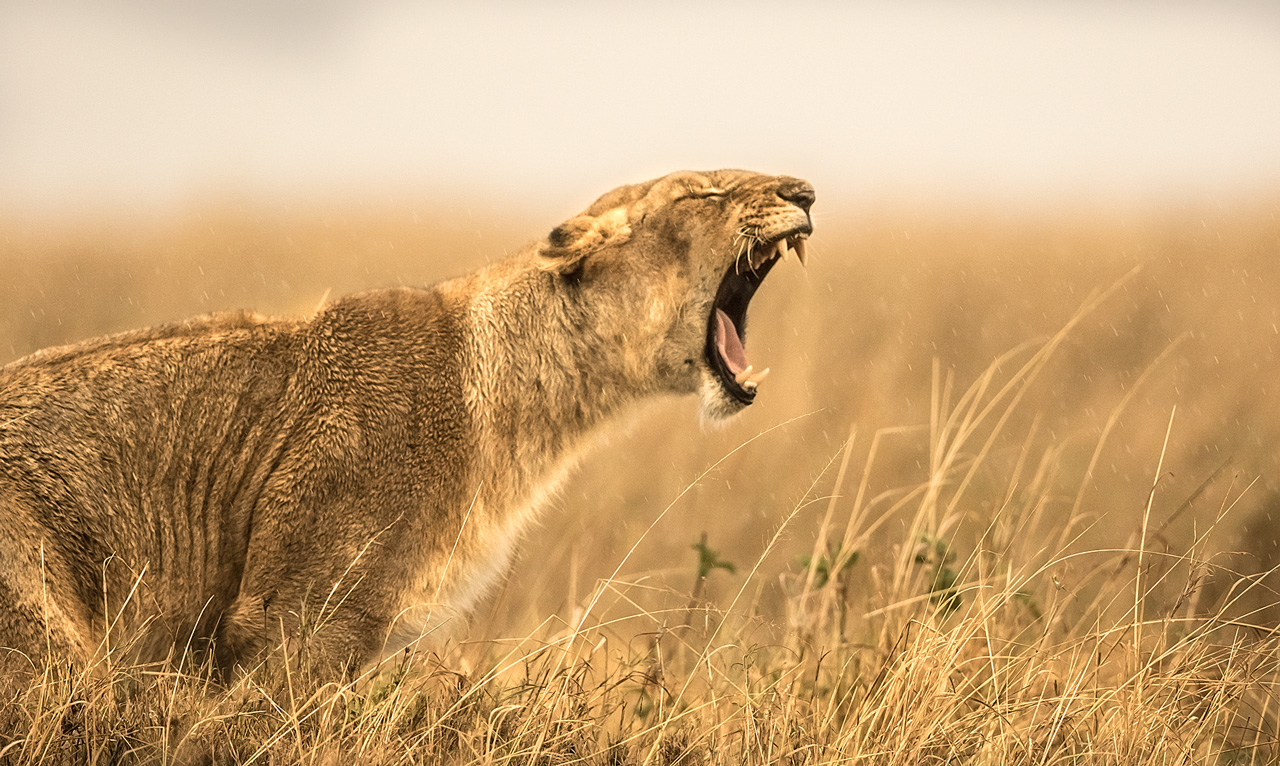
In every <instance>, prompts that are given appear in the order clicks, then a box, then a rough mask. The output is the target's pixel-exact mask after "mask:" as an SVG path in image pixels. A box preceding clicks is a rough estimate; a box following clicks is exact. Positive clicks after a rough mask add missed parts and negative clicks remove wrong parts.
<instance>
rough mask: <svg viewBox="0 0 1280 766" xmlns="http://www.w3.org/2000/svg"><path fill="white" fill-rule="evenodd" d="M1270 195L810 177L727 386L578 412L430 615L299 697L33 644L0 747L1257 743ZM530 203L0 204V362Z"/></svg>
mask: <svg viewBox="0 0 1280 766" xmlns="http://www.w3.org/2000/svg"><path fill="white" fill-rule="evenodd" d="M1278 210H1280V205H1278V204H1276V203H1275V202H1274V201H1272V200H1268V201H1265V202H1259V203H1258V204H1255V205H1236V206H1232V207H1230V208H1221V207H1216V206H1212V205H1200V206H1186V207H1183V208H1177V209H1174V208H1167V209H1163V210H1159V211H1155V210H1152V209H1148V210H1146V211H1144V212H1127V213H1120V212H1115V211H1103V212H1099V211H1092V212H1086V211H1084V210H1077V211H1066V212H1060V213H1054V214H1047V213H1041V214H1038V215H1032V214H1025V215H1018V216H1014V215H1001V214H998V213H995V212H992V211H986V212H981V211H968V212H949V213H938V214H932V213H924V212H914V213H904V212H901V211H880V212H874V211H867V210H847V209H846V210H839V209H837V210H835V211H827V210H826V209H825V207H824V205H823V203H822V201H820V202H819V205H818V206H817V208H816V209H815V223H816V228H817V231H816V233H815V235H814V238H813V243H812V248H811V254H812V258H811V261H810V265H809V268H808V269H807V270H801V269H799V268H797V267H796V265H795V263H794V261H793V262H791V263H790V264H787V267H786V268H779V269H777V270H776V271H775V272H774V273H773V275H772V276H771V277H770V278H769V283H768V284H767V285H766V286H765V287H764V288H763V289H762V291H761V293H760V295H759V296H758V297H757V298H756V300H755V301H753V304H752V309H751V319H752V324H751V334H750V338H749V343H748V347H749V353H750V355H751V358H752V361H753V363H757V364H764V365H765V366H769V367H771V368H772V369H773V374H772V375H771V376H770V378H769V380H768V381H766V382H765V383H764V384H763V385H762V386H761V395H760V398H759V399H758V400H757V402H756V404H755V405H754V406H753V407H751V408H750V410H749V411H748V412H746V413H745V414H744V415H743V416H742V417H741V418H739V419H738V420H736V421H734V422H733V423H732V424H730V425H729V426H727V427H725V428H721V429H718V430H715V431H712V432H707V431H704V430H703V429H702V428H701V427H700V425H699V423H698V419H697V414H696V407H695V403H694V402H693V401H691V400H671V401H663V402H659V403H656V404H654V405H652V406H650V407H649V408H647V409H646V410H645V411H643V412H641V413H639V414H638V416H637V417H636V418H635V419H634V422H633V423H631V424H628V426H627V427H626V428H619V429H617V431H616V432H614V433H612V434H610V435H609V437H608V439H607V440H605V441H603V442H602V444H601V445H600V446H599V447H598V448H597V449H596V451H595V452H594V453H593V454H592V456H591V457H590V458H589V459H588V460H587V461H586V462H585V463H584V465H583V466H582V467H581V468H580V470H579V471H578V472H577V473H576V474H575V476H574V478H573V479H572V480H571V481H570V482H569V484H568V485H567V487H566V488H565V489H564V491H563V492H562V493H561V494H560V496H559V497H558V499H557V501H556V502H555V503H554V504H553V507H552V508H551V509H550V510H549V511H548V513H547V514H546V517H545V519H544V523H543V524H542V526H541V528H540V529H539V530H537V531H536V532H535V533H534V534H533V535H532V536H531V537H530V538H529V539H528V540H526V542H525V546H524V550H525V554H524V555H523V556H522V557H521V559H520V560H519V561H518V562H517V564H516V566H515V567H514V569H513V571H512V573H511V575H510V577H509V578H508V581H507V583H506V585H505V586H504V587H503V588H502V590H501V591H500V592H499V593H497V594H496V596H495V598H494V599H492V600H491V602H490V604H489V605H488V606H486V607H485V609H483V610H482V611H481V613H479V614H477V615H476V616H475V617H474V619H473V620H472V622H471V624H470V625H469V626H467V627H466V628H465V629H463V630H462V633H461V635H462V636H463V637H464V640H461V641H458V642H457V643H450V644H449V645H447V646H444V647H441V649H440V652H439V653H438V654H436V655H427V654H420V655H418V656H413V657H406V658H404V660H403V662H402V663H400V665H398V666H397V667H396V668H394V669H392V670H388V671H386V672H384V673H382V674H381V675H380V676H378V677H377V678H375V679H365V680H363V681H362V682H360V683H359V684H356V685H354V686H347V687H339V686H337V685H333V684H331V685H327V686H323V687H320V688H319V689H318V690H317V689H316V688H315V687H314V685H310V684H308V683H307V682H306V679H305V678H299V677H298V676H297V675H295V674H294V673H293V672H292V671H291V670H290V668H291V667H292V666H291V664H290V663H288V662H282V661H280V658H279V657H273V658H272V660H270V661H269V662H268V663H267V665H266V666H265V667H263V668H261V669H259V671H257V672H255V673H253V674H251V675H249V676H246V677H245V678H242V679H241V680H240V681H239V682H237V683H236V684H235V685H234V686H232V687H230V688H221V687H218V686H216V685H213V684H212V683H211V682H210V681H209V680H208V678H207V676H205V675H203V674H202V673H201V670H200V668H199V667H192V666H191V665H189V664H187V658H183V657H175V659H174V662H173V663H172V664H171V665H169V666H167V667H164V668H133V667H120V666H117V665H115V664H113V662H112V658H111V657H106V658H104V659H103V661H102V663H101V666H100V667H97V668H94V669H91V670H90V671H88V672H80V673H76V674H69V673H67V672H62V671H60V670H59V669H58V667H57V666H56V663H55V666H54V667H53V669H51V670H50V671H49V673H48V674H47V675H46V678H45V681H44V682H43V683H42V684H38V685H36V686H34V687H33V688H31V689H28V690H26V691H24V692H22V693H21V694H19V695H18V696H16V697H14V698H13V699H10V700H4V701H0V705H3V708H0V726H2V727H5V729H4V730H0V764H8V763H13V764H37V763H102V764H106V763H217V764H222V763H261V764H285V763H307V764H312V763H314V764H363V763H369V764H375V763H376V764H382V763H389V764H398V763H422V764H579V763H580V764H611V765H617V766H622V765H623V764H664V765H667V764H788V765H795V766H799V765H800V764H837V763H838V764H844V763H851V764H944V763H945V764H951V763H956V764H959V763H964V764H1014V763H1017V764H1022V763H1025V764H1094V763H1108V764H1183V763H1209V764H1245V763H1259V764H1261V763H1270V762H1275V761H1276V760H1277V759H1280V698H1277V694H1278V693H1280V641H1278V640H1277V636H1276V626H1277V624H1278V622H1277V621H1278V620H1280V609H1276V608H1275V606H1274V604H1275V602H1280V595H1278V594H1277V592H1276V585H1277V582H1280V579H1278V578H1276V577H1275V576H1274V575H1269V574H1268V573H1269V572H1270V570H1271V569H1272V568H1274V567H1276V566H1277V565H1278V564H1280V543H1277V538H1280V535H1278V534H1277V532H1276V530H1277V526H1278V525H1280V450H1277V449H1276V447H1275V446H1274V445H1275V444H1276V443H1277V437H1280V398H1278V397H1280V391H1278V390H1277V389H1280V361H1278V360H1277V353H1276V351H1277V346H1278V345H1280V221H1278V220H1277V218H1276V215H1277V211H1278ZM567 212H569V211H566V214H567ZM554 223H556V221H533V220H529V219H527V218H518V219H512V218H511V217H510V215H509V211H502V210H500V209H498V208H497V207H494V206H492V205H491V206H488V207H485V206H480V205H475V206H471V207H468V206H466V205H464V204H461V203H456V202H455V203H442V204H429V203H423V204H422V205H420V206H418V207H417V208H416V209H415V207H414V206H413V205H410V204H407V203H385V204H380V205H371V204H362V205H359V204H357V205H344V206H336V205H335V206H332V207H329V208H321V207H312V208H306V209H302V210H299V209H286V208H284V207H282V206H271V205H260V206H254V207H238V206H219V207H216V209H215V208H213V207H211V208H207V209H205V210H203V211H202V212H201V213H200V214H196V213H190V214H185V215H177V216H174V217H172V218H165V219H163V220H155V219H152V220H140V219H135V220H130V221H118V220H117V221H111V222H104V221H103V220H98V221H96V222H89V221H87V220H85V221H80V222H77V223H75V224H73V225H57V226H55V225H53V224H51V223H50V222H35V221H31V220H25V221H7V222H0V363H3V362H7V361H10V360H12V359H15V358H17V357H19V356H21V355H23V354H26V353H28V352H31V351H34V350H36V349H38V348H41V347H44V346H48V345H53V344H59V343H66V342H72V341H75V340H78V339H82V338H85V337H89V336H93V335H98V334H102V333H107V332H112V331H117V330H124V329H127V328H133V327H137V326H141V325H146V324H151V323H156V322H160V321H165V320H172V319H177V318H181V317H184V316H187V315H190V314H194V313H203V312H208V311H214V310H221V309H229V308H242V307H249V308H255V309H258V310H260V311H263V312H267V313H286V312H287V313H302V312H306V311H310V310H311V309H313V308H314V307H315V306H316V305H317V304H318V303H319V302H320V301H321V300H322V298H323V297H324V296H325V295H326V294H335V295H336V294H341V293H344V292H349V291H354V290H359V289H365V288H369V287H376V286H382V285H389V284H398V283H407V284H420V283H426V282H430V281H434V280H436V279H440V278H443V277H446V276H449V275H451V274H456V273H459V272H462V271H466V270H469V269H471V268H474V267H476V266H478V265H480V264H482V263H484V262H485V261H486V260H488V259H494V258H498V257H501V255H502V254H503V252H504V251H511V250H514V249H515V248H517V247H519V246H521V245H522V244H524V243H525V242H527V241H529V240H531V239H533V238H535V237H537V236H539V235H541V234H543V233H545V231H546V230H549V229H550V228H551V226H552V225H553V224H554ZM703 541H705V542H703ZM699 548H701V549H700V550H699ZM55 659H56V658H55ZM303 670H305V668H304V669H303ZM300 672H301V671H300Z"/></svg>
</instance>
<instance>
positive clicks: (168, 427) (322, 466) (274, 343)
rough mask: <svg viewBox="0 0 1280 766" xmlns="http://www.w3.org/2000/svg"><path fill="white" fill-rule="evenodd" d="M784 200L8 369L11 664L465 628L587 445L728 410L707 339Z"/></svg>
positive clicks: (662, 210)
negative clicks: (675, 404)
mask: <svg viewBox="0 0 1280 766" xmlns="http://www.w3.org/2000/svg"><path fill="white" fill-rule="evenodd" d="M783 187H788V188H800V187H803V188H807V186H806V185H804V184H803V182H800V181H797V180H796V179H791V178H787V177H772V176H762V175H757V174H753V173H746V172H742V171H716V172H710V173H689V172H685V173H676V174H672V175H670V176H666V177H664V178H661V179H657V180H655V181H650V182H648V183H644V184H636V185H632V186H624V187H621V188H619V189H616V190H614V191H612V192H610V193H608V194H606V195H604V196H603V197H601V198H600V199H599V200H597V202H596V203H594V204H593V205H592V206H591V207H590V208H588V209H587V210H586V211H585V212H584V213H583V214H582V215H579V216H576V217H574V218H572V219H570V220H569V221H567V222H565V223H564V224H562V225H561V226H560V227H557V228H556V229H555V230H554V231H553V232H552V233H551V235H550V236H549V237H548V238H547V239H546V240H543V241H541V242H538V243H535V244H534V245H531V246H530V247H528V248H526V249H525V250H524V251H523V252H521V253H519V254H517V255H515V256H513V257H511V258H509V259H507V260H505V261H502V262H500V263H496V264H494V265H492V266H489V267H487V268H485V269H482V270H480V271H478V272H476V273H473V274H470V275H467V276H464V277H461V278H459V279H456V280H452V281H449V282H444V283H441V284H438V285H435V286H432V287H428V288H423V289H391V290H379V291H374V292H369V293H364V294H359V295H354V296H349V297H346V298H342V299H339V300H337V301H336V302H334V303H332V304H330V305H328V306H326V307H323V308H322V309H321V310H320V311H319V312H318V313H317V314H316V315H315V316H314V317H312V318H309V319H305V320H294V319H273V318H265V317H260V316H256V315H252V314H227V315H216V316H211V317H204V318H199V319H194V320H191V321H189V322H185V323H181V324H176V325H171V326H166V327H158V328H153V329H148V330H141V331H137V332H132V333H125V334H122V335H116V336H111V337H107V338H102V339H97V340H92V341H86V342H84V343H80V344H78V345H74V346H67V347H62V348H55V349H49V350H46V351H42V352H39V353H36V354H33V355H31V356H29V357H27V358H25V359H22V360H19V361H17V362H14V363H12V364H10V365H8V366H6V367H4V368H0V561H2V562H3V565H2V566H0V645H3V646H6V647H10V649H11V650H12V651H13V652H17V654H14V653H9V652H3V650H0V656H3V657H8V658H9V659H10V660H11V662H10V663H9V664H10V665H11V666H16V665H22V664H24V663H25V660H23V659H21V658H24V657H30V658H37V657H40V656H43V655H44V654H45V653H46V652H53V654H54V656H67V657H71V658H72V659H74V660H76V661H78V662H86V661H90V660H92V658H93V657H94V656H95V655H99V654H100V653H101V652H102V651H104V650H105V649H107V648H108V647H109V646H110V644H111V642H112V641H116V640H118V636H122V635H129V636H134V637H136V642H135V643H134V644H132V645H131V646H130V647H127V649H128V650H129V651H130V652H131V653H132V654H133V655H135V656H137V657H140V658H151V657H156V656H163V655H164V653H165V652H167V651H169V650H171V648H172V647H173V646H175V645H176V646H179V647H181V646H185V645H187V644H188V643H191V644H192V645H194V646H197V647H200V646H202V645H203V643H204V642H206V641H211V642H212V644H213V646H214V651H215V657H216V659H217V662H218V664H219V665H220V666H221V667H222V668H224V669H226V668H230V667H233V666H234V665H236V664H238V663H246V662H248V661H250V660H251V659H252V658H253V657H254V656H255V655H256V654H257V653H258V652H260V651H261V650H262V649H263V648H264V647H265V646H267V645H269V644H271V643H273V642H276V641H278V640H279V639H280V638H281V637H282V636H285V637H288V636H291V635H294V634H296V632H297V631H298V630H299V629H300V628H301V627H302V626H303V625H309V626H311V627H312V628H313V629H315V630H316V631H317V632H316V634H315V641H316V646H318V648H319V652H320V654H321V656H322V657H323V658H324V659H325V661H326V662H327V663H329V664H330V665H332V666H333V667H334V668H335V669H337V668H344V667H345V668H348V669H350V668H354V667H358V666H360V665H362V664H364V663H366V662H368V661H369V660H371V659H374V658H376V657H377V656H378V655H379V654H382V653H385V652H388V651H394V650H396V649H398V648H400V647H401V646H403V645H405V644H406V643H409V642H411V641H413V640H415V639H417V638H418V637H419V636H421V635H422V634H424V633H428V634H429V633H431V632H432V631H434V630H436V629H437V628H438V627H439V626H440V625H443V624H445V623H446V622H447V621H448V620H449V619H451V618H452V617H454V616H456V615H457V614H458V613H465V612H466V611H467V610H469V609H471V608H473V606H474V605H475V603H476V602H477V601H478V600H479V599H480V598H481V597H482V596H483V595H484V591H485V590H486V589H488V588H489V587H490V586H491V585H492V584H493V583H495V582H497V581H498V579H499V577H500V575H501V573H502V572H503V571H504V568H505V566H506V562H507V560H508V558H509V557H510V554H511V552H512V551H513V550H514V548H515V546H516V543H517V541H518V539H519V537H520V535H521V532H522V530H523V529H524V528H525V527H526V526H527V524H528V522H529V521H530V520H531V519H532V518H534V516H535V514H536V512H537V507H538V506H539V504H540V503H541V500H542V498H544V497H545V496H546V494H547V492H548V490H549V484H551V483H554V481H555V480H557V478H558V477H560V476H562V475H563V474H564V473H565V471H567V470H568V468H569V467H570V466H571V464H572V463H573V462H574V461H575V460H576V459H577V457H578V455H579V453H580V452H581V450H582V449H583V447H584V445H585V444H586V443H587V441H588V439H589V436H590V434H591V432H592V431H593V430H594V429H597V428H598V427H599V426H600V425H602V424H603V423H606V422H607V421H609V420H610V419H612V418H613V417H615V416H616V415H618V414H619V413H620V412H622V411H623V410H624V409H626V408H627V407H628V406H629V405H631V404H632V403H634V402H637V401H639V400H641V399H644V398H646V397H650V396H653V395H657V394H663V393H695V392H699V391H700V392H701V393H702V397H703V403H704V409H705V410H706V411H708V412H710V413H712V414H713V415H716V416H724V415H728V414H732V413H733V412H736V411H737V410H738V409H740V408H741V406H742V405H741V404H740V403H738V402H735V401H733V400H732V399H730V398H729V397H727V395H726V394H725V392H724V391H723V390H722V389H721V387H720V385H719V384H718V383H717V382H716V381H715V379H714V378H713V377H712V374H711V372H710V370H709V368H708V364H707V362H706V360H705V358H704V348H705V343H706V333H707V327H708V318H709V316H710V312H711V307H712V300H713V298H714V295H715V291H716V289H717V286H718V284H719V282H720V280H721V278H722V276H723V275H724V273H725V272H726V269H728V268H729V267H731V266H732V265H733V264H734V262H735V259H736V258H738V257H739V256H740V255H741V254H742V249H743V247H744V245H743V241H744V236H745V237H746V238H747V240H748V241H750V240H751V238H756V239H759V238H760V237H763V236H765V235H767V234H768V232H769V231H770V230H771V229H778V228H779V227H783V226H787V225H794V224H795V221H796V220H802V221H807V214H806V212H805V211H804V210H801V209H800V208H798V207H796V206H795V205H793V204H790V203H788V202H786V201H785V200H783V199H781V198H780V197H779V190H780V189H781V188H783ZM113 626H115V627H118V628H121V630H119V631H115V630H109V629H110V628H112V627H113ZM3 663H4V660H3V659H0V664H3Z"/></svg>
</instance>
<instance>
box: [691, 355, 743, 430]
mask: <svg viewBox="0 0 1280 766" xmlns="http://www.w3.org/2000/svg"><path fill="white" fill-rule="evenodd" d="M698 399H699V401H698V414H699V416H700V418H701V420H702V425H703V427H704V428H718V427H720V426H722V425H724V424H726V423H728V422H729V421H730V420H732V419H733V417H734V416H735V415H737V414H738V413H740V412H742V411H743V410H745V409H746V408H747V406H748V405H747V403H746V402H743V401H741V400H740V399H738V398H736V397H734V396H732V395H730V394H729V392H728V391H726V390H725V388H724V384H723V383H721V382H720V378H719V376H718V375H716V374H715V373H714V372H712V371H711V370H709V369H703V370H702V382H701V384H700V385H699V386H698Z"/></svg>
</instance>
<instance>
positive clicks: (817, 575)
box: [800, 543, 861, 588]
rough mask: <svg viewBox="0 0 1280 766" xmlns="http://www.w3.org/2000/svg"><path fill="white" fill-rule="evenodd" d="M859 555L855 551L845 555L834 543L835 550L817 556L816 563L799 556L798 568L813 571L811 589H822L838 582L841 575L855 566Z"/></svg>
mask: <svg viewBox="0 0 1280 766" xmlns="http://www.w3.org/2000/svg"><path fill="white" fill-rule="evenodd" d="M860 555H861V553H860V552H859V551H856V550H855V551H849V552H848V553H846V552H845V551H844V549H843V548H842V547H841V545H840V543H836V547H835V550H833V551H830V552H829V553H826V554H823V555H821V556H818V558H817V560H816V561H815V560H814V558H813V556H801V557H800V566H802V567H804V568H805V569H812V570H813V587H815V588H824V587H826V585H827V583H829V582H832V581H833V580H838V579H839V577H840V575H841V574H844V573H845V572H846V571H847V570H848V569H849V568H850V567H852V566H853V565H854V564H857V563H858V558H859V557H860Z"/></svg>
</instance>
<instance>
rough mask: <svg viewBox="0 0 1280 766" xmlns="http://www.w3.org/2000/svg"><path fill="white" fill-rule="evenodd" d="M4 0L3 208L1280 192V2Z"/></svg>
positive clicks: (0, 23) (556, 206) (550, 207)
mask: <svg viewBox="0 0 1280 766" xmlns="http://www.w3.org/2000/svg"><path fill="white" fill-rule="evenodd" d="M202 6H203V7H201V4H197V3H183V4H179V3H175V2H159V1H158V0H156V1H154V2H146V1H143V0H133V1H132V2H66V1H65V0H48V1H45V2H35V1H34V0H33V1H31V2H15V1H13V0H0V205H2V206H3V208H0V210H2V209H8V210H10V211H17V210H28V209H30V210H66V209H78V208H82V207H85V206H93V205H95V204H99V203H100V202H101V201H102V200H104V199H105V200H110V201H111V202H112V203H113V204H123V205H127V206H134V207H138V208H146V207H148V206H160V207H162V206H165V205H170V204H174V203H177V204H182V203H183V202H185V201H190V200H196V199H199V198H200V197H201V195H207V194H210V193H217V194H224V195H225V194H228V193H230V194H237V193H242V194H248V195H284V196H285V197H289V196H297V195H307V196H312V197H314V196H323V195H326V194H352V193H355V194H365V195H375V196H378V195H389V194H408V195H419V196H436V195H440V194H448V193H450V192H453V191H457V192H459V193H462V194H468V195H472V194H493V192H499V193H500V194H499V195H495V196H503V195H512V197H511V199H512V202H513V203H515V202H519V203H523V204H526V205H533V206H534V208H535V209H538V208H539V207H540V206H541V207H540V209H538V210H537V212H542V211H546V212H547V213H548V214H551V213H552V212H554V213H564V212H565V210H566V200H569V201H571V203H572V204H571V206H576V205H578V204H580V203H581V204H585V203H586V202H587V201H589V199H590V197H591V196H593V195H594V193H596V192H599V191H603V190H605V189H608V188H611V187H612V186H615V185H617V184H619V183H624V182H628V181H634V180H640V179H642V178H646V177H650V176H654V175H658V174H661V173H664V172H667V171H669V170H673V169H677V168H682V167H693V168H712V167H726V166H728V167H745V168H750V169H754V170H762V171H768V172H780V173H789V174H793V175H800V176H805V177H807V178H809V179H810V180H812V181H813V182H814V183H815V185H816V186H817V187H818V188H819V189H820V190H822V194H823V195H830V194H833V193H834V194H836V195H837V196H840V197H846V198H848V199H851V200H861V201H864V202H867V201H874V200H876V199H880V198H906V199H908V200H910V199H912V198H914V197H916V196H919V197H921V198H924V197H935V196H944V197H946V196H950V197H954V198H960V199H974V198H981V199H992V200H997V201H999V200H1019V199H1025V198H1033V199H1038V200H1053V199H1056V198H1065V197H1083V198H1093V199H1108V198H1120V199H1128V198H1158V197H1174V198H1177V197H1188V196H1190V197H1197V198H1202V197H1205V196H1209V197H1213V196H1216V195H1238V194H1248V193H1252V192H1255V191H1258V190H1264V189H1269V190H1272V191H1274V190H1276V189H1280V2H1261V1H1259V2H1244V1H1239V2H1221V1H1220V2H1203V3H1192V2H1154V1H1153V2H1142V3H1139V2H1101V1H1100V0H1099V1H1097V2H1090V1H1089V0H1083V1H1077V2H1065V1H1064V2H1048V1H1046V2H1013V0H1007V1H1005V2H829V3H820V2H789V3H780V2H769V3H763V2H736V3H728V2H722V3H678V2H670V3H666V2H659V3H653V2H648V3H640V2H634V3H629V4H613V3H604V2H596V3H586V2H583V3H515V2H511V3H447V4H446V3H424V2H412V3H411V2H357V1H356V0H319V1H316V0H313V1H312V2H301V1H285V0H263V1H260V2H250V1H249V0H235V1H233V2H228V1H227V0H207V2H205V3H203V4H202Z"/></svg>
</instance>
